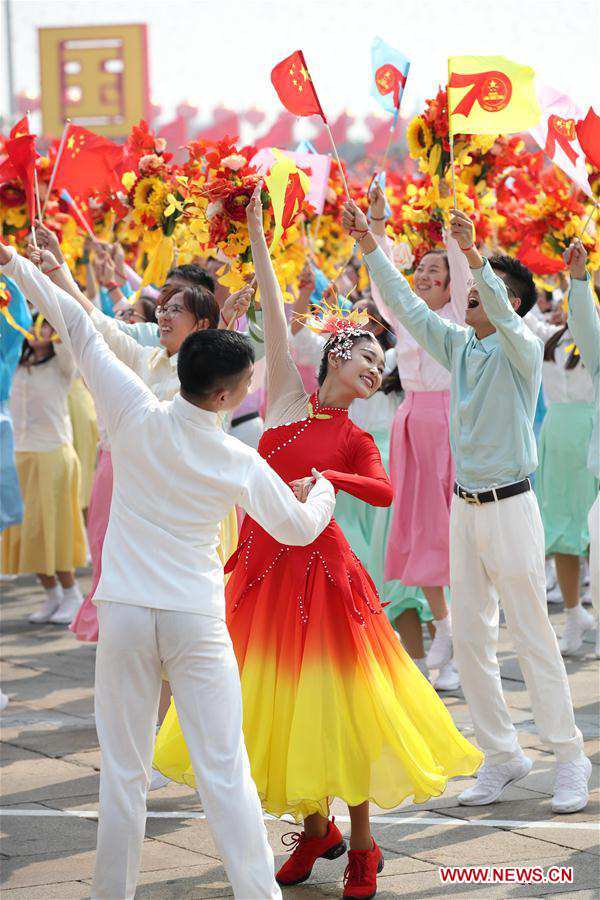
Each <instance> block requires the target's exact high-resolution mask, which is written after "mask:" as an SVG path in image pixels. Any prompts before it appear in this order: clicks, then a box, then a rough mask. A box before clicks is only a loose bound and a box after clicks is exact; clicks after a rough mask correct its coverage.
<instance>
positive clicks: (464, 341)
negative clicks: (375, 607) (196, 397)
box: [343, 202, 592, 813]
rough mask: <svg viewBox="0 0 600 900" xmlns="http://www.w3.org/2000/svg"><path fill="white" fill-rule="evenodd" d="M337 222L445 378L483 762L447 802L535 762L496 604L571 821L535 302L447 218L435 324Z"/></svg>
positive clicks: (455, 610)
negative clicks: (454, 248) (457, 258)
mask: <svg viewBox="0 0 600 900" xmlns="http://www.w3.org/2000/svg"><path fill="white" fill-rule="evenodd" d="M343 222H344V225H345V227H346V229H347V230H348V231H349V232H350V234H352V235H355V236H356V237H357V238H358V240H359V243H360V246H361V249H362V251H363V256H364V259H365V262H366V264H367V266H368V268H369V271H370V273H371V276H372V278H373V281H374V282H375V284H376V285H377V287H378V288H379V291H380V293H381V296H382V298H383V300H384V302H385V303H386V305H387V306H388V307H390V308H391V309H392V311H393V312H394V314H395V316H396V318H397V319H398V320H399V321H400V322H401V323H402V324H403V325H404V327H405V328H406V329H407V331H409V332H410V334H412V336H413V337H414V339H415V340H416V341H417V342H418V343H419V344H421V346H422V347H424V348H425V349H426V350H427V352H428V353H430V354H431V356H433V357H434V359H436V360H437V361H438V362H439V363H440V364H441V365H443V366H445V367H446V368H447V369H448V371H449V372H450V374H451V386H450V407H451V424H450V444H451V448H452V454H453V457H454V463H455V466H456V483H455V485H454V494H455V496H454V497H453V501H452V507H451V513H450V589H451V592H452V615H453V622H454V626H455V627H454V654H455V659H456V662H457V664H458V668H459V672H460V678H461V683H462V687H463V691H464V694H465V698H466V700H467V703H468V705H469V710H470V713H471V717H472V719H473V726H474V729H475V735H476V737H477V741H478V743H479V745H480V747H481V749H482V750H483V751H484V752H485V762H484V765H483V766H482V767H481V769H480V770H479V772H478V773H477V780H476V783H475V784H474V785H473V786H472V787H469V788H467V789H466V790H465V791H463V792H462V793H461V794H460V795H459V797H458V801H459V803H461V804H463V805H467V806H480V805H485V804H488V803H493V802H494V801H495V800H497V799H498V798H499V797H500V796H501V794H502V792H503V791H504V789H505V788H506V787H507V786H508V785H509V784H512V783H513V782H515V781H519V780H520V779H521V778H524V777H525V776H526V775H527V774H528V773H529V771H530V770H531V766H532V762H531V759H530V758H529V757H527V756H526V755H525V754H524V753H523V751H522V750H521V747H520V745H519V741H518V736H517V732H516V730H515V727H514V725H513V723H512V720H511V717H510V712H509V709H508V706H507V704H506V699H505V697H504V695H503V693H502V682H501V678H500V668H499V665H498V659H497V655H496V648H497V641H498V621H499V610H498V601H499V600H500V601H501V603H502V605H503V608H504V612H505V615H506V624H507V628H508V632H509V635H510V636H511V638H512V640H513V641H514V644H515V649H516V651H517V657H518V660H519V664H520V666H521V669H522V671H523V675H524V678H525V684H526V686H527V689H528V692H529V696H530V698H531V707H532V712H533V717H534V720H535V723H536V726H537V728H538V730H539V734H540V738H541V740H542V741H543V742H544V744H546V746H548V747H549V748H550V749H551V750H552V751H553V752H554V754H555V757H556V778H555V785H554V796H553V798H552V810H553V812H556V813H572V812H578V811H579V810H581V809H584V808H585V806H586V805H587V803H588V799H589V792H588V782H589V779H590V776H591V773H592V765H591V763H590V761H589V760H588V759H587V757H586V756H585V754H584V752H583V737H582V735H581V732H580V730H579V728H577V726H576V724H575V716H574V713H573V703H572V700H571V694H570V691H569V682H568V679H567V673H566V671H565V666H564V662H563V660H562V657H561V655H560V650H559V648H558V642H557V640H556V635H555V633H554V629H553V628H552V625H551V624H550V621H549V619H548V610H547V607H546V579H545V571H544V531H543V526H542V521H541V517H540V512H539V509H538V506H537V503H536V500H535V495H534V494H533V492H532V491H531V482H530V480H529V477H528V476H529V475H530V474H531V473H532V472H533V471H534V470H535V468H536V465H537V456H536V447H535V437H534V433H533V418H534V413H535V405H536V400H537V395H538V391H539V386H540V379H541V368H542V343H541V341H540V340H539V339H538V338H536V337H535V336H534V334H533V333H532V332H531V331H530V329H529V328H528V327H527V326H526V325H525V324H524V323H523V321H522V316H523V315H524V314H525V313H527V312H528V311H529V309H531V307H532V305H533V303H534V301H535V285H534V284H533V279H532V277H531V274H530V273H529V271H528V270H527V269H526V268H525V267H524V266H523V265H522V264H521V263H520V262H519V261H518V260H514V259H511V258H510V257H506V256H496V257H492V259H491V261H488V260H484V259H483V257H482V256H481V255H480V254H479V251H478V250H477V248H476V247H475V244H474V238H473V235H474V228H473V225H472V223H471V220H470V219H469V217H468V216H467V215H466V214H465V213H463V212H461V211H460V210H456V209H454V210H452V215H451V220H450V227H451V234H452V236H453V237H454V238H455V239H456V241H457V242H458V245H459V247H460V248H461V250H462V252H463V253H464V254H465V258H466V260H467V262H468V263H469V267H470V269H471V274H472V278H473V284H472V286H471V288H470V290H469V296H468V304H467V314H466V319H465V322H466V327H462V326H460V325H458V324H455V323H453V322H448V321H447V320H445V319H443V318H441V317H440V316H439V315H437V314H436V313H435V312H433V310H431V309H429V307H428V306H427V304H426V303H424V301H423V300H421V299H420V297H418V296H417V295H416V294H415V293H414V292H413V291H411V289H410V287H409V285H408V283H407V282H406V280H405V279H404V278H403V276H402V275H400V273H399V272H398V271H397V270H396V269H395V268H394V266H393V265H392V264H391V262H390V261H389V260H388V258H387V257H386V256H385V254H384V253H383V251H382V250H381V248H380V247H378V246H377V243H376V241H375V239H374V238H373V236H372V234H371V232H370V229H369V224H368V222H367V219H366V217H365V216H364V214H363V213H362V212H361V210H360V209H359V208H358V207H357V206H356V204H354V203H352V202H349V203H347V204H346V206H345V209H344V215H343Z"/></svg>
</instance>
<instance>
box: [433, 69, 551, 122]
mask: <svg viewBox="0 0 600 900" xmlns="http://www.w3.org/2000/svg"><path fill="white" fill-rule="evenodd" d="M534 76H535V73H534V71H533V69H530V68H529V66H521V65H519V63H515V62H512V60H510V59H506V58H505V57H504V56H451V57H450V59H449V60H448V117H449V125H450V134H451V135H452V134H512V133H514V132H517V131H526V130H527V129H528V128H533V127H534V126H535V125H537V123H538V122H539V120H540V116H541V111H540V107H539V104H538V101H537V98H536V96H535V89H534Z"/></svg>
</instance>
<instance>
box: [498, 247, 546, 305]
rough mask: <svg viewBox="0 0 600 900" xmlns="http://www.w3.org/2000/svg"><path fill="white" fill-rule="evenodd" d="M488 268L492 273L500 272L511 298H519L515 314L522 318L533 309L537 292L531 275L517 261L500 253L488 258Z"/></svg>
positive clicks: (525, 267)
mask: <svg viewBox="0 0 600 900" xmlns="http://www.w3.org/2000/svg"><path fill="white" fill-rule="evenodd" d="M489 263H490V266H491V267H492V269H493V270H494V272H496V273H499V272H502V274H503V275H504V281H505V283H506V285H507V287H508V289H509V294H511V293H512V295H513V297H519V298H520V300H521V303H520V305H519V308H518V309H517V313H518V314H519V315H520V316H521V318H523V316H526V315H527V313H528V312H529V310H530V309H531V308H532V307H533V305H534V304H535V302H536V300H537V290H536V287H535V282H534V280H533V275H532V274H531V272H530V271H529V269H528V268H527V266H524V265H523V263H522V262H521V261H520V260H519V259H514V257H512V256H505V255H504V254H502V253H498V254H496V256H490V259H489Z"/></svg>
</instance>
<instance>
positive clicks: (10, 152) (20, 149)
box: [0, 116, 37, 244]
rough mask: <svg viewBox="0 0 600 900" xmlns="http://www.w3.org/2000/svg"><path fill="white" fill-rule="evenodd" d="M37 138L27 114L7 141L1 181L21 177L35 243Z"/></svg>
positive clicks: (1, 169) (0, 174) (1, 167)
mask: <svg viewBox="0 0 600 900" xmlns="http://www.w3.org/2000/svg"><path fill="white" fill-rule="evenodd" d="M35 138H36V136H35V134H30V131H29V119H28V117H27V116H24V117H23V118H22V119H21V121H20V122H17V124H16V125H15V126H14V128H13V129H12V130H11V132H10V137H9V139H8V140H7V142H6V153H7V157H6V159H5V160H4V161H3V162H2V164H1V165H0V181H1V180H4V179H6V180H8V179H10V178H20V179H21V181H22V183H23V188H24V190H25V196H26V198H27V212H28V214H29V221H30V223H31V228H32V239H33V242H34V244H35V231H34V230H33V223H34V219H35V212H36V190H35V180H36V176H35V161H36V158H37V152H36V149H35Z"/></svg>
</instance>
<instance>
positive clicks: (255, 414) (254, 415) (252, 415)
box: [231, 412, 260, 428]
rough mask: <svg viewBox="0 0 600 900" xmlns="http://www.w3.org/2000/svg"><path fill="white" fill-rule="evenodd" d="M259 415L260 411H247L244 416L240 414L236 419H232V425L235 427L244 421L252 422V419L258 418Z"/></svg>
mask: <svg viewBox="0 0 600 900" xmlns="http://www.w3.org/2000/svg"><path fill="white" fill-rule="evenodd" d="M259 416H260V413H259V412H251V413H246V414H245V415H244V416H238V417H237V418H236V419H232V420H231V427H232V428H235V426H236V425H243V424H244V422H250V420H251V419H258V417H259Z"/></svg>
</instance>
